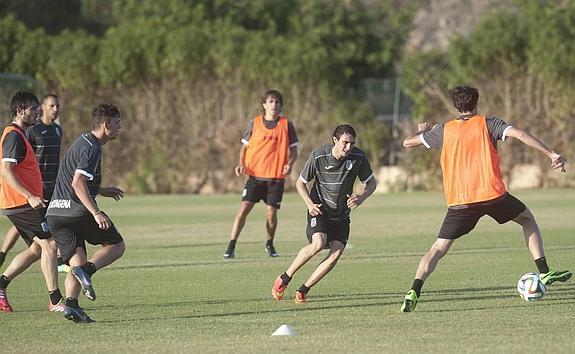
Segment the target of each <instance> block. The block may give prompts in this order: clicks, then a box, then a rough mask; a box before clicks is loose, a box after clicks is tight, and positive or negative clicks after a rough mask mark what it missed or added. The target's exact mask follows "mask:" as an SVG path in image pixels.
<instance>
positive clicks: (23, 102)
mask: <svg viewBox="0 0 575 354" xmlns="http://www.w3.org/2000/svg"><path fill="white" fill-rule="evenodd" d="M34 104H36V105H40V102H39V101H38V98H37V97H36V96H34V94H33V93H32V92H28V91H19V92H16V94H15V95H14V97H12V99H11V100H10V114H11V115H12V118H14V117H16V115H17V114H18V110H25V109H28V108H30V107H32V106H33V105H34Z"/></svg>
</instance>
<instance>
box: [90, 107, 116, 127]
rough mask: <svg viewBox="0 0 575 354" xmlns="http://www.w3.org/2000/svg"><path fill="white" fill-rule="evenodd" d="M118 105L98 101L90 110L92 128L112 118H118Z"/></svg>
mask: <svg viewBox="0 0 575 354" xmlns="http://www.w3.org/2000/svg"><path fill="white" fill-rule="evenodd" d="M120 117H121V115H120V110H119V109H118V107H116V106H114V105H113V104H109V103H100V104H99V105H97V106H96V107H95V108H94V110H92V128H93V129H95V128H97V127H99V126H100V125H101V124H102V123H104V122H106V123H109V122H110V120H111V119H112V118H120Z"/></svg>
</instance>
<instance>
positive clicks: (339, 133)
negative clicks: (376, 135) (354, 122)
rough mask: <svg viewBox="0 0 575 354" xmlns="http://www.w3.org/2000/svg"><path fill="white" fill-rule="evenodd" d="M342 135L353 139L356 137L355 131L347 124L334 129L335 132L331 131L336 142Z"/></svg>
mask: <svg viewBox="0 0 575 354" xmlns="http://www.w3.org/2000/svg"><path fill="white" fill-rule="evenodd" d="M343 134H349V135H351V136H353V137H354V138H355V137H356V135H355V129H353V127H352V126H351V125H349V124H341V125H338V126H337V127H335V130H334V131H333V137H334V138H335V139H336V140H339V138H341V136H342V135H343Z"/></svg>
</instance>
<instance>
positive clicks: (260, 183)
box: [242, 176, 284, 209]
mask: <svg viewBox="0 0 575 354" xmlns="http://www.w3.org/2000/svg"><path fill="white" fill-rule="evenodd" d="M283 194H284V180H283V179H281V180H258V179H256V178H255V177H252V176H250V177H248V179H247V181H246V185H245V187H244V190H243V192H242V201H244V202H246V201H247V202H254V203H257V202H259V201H260V200H263V201H264V202H265V203H266V204H267V205H269V206H272V207H274V208H276V209H279V208H280V204H281V202H282V197H283Z"/></svg>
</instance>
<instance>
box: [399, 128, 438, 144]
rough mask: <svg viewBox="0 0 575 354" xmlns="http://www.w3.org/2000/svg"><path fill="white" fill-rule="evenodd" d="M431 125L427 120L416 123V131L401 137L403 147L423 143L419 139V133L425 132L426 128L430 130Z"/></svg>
mask: <svg viewBox="0 0 575 354" xmlns="http://www.w3.org/2000/svg"><path fill="white" fill-rule="evenodd" d="M431 128H432V126H431V124H429V123H428V122H423V123H419V124H418V125H417V133H415V134H414V135H410V136H408V137H407V138H405V139H403V147H404V148H413V147H416V146H419V145H423V143H422V142H421V139H420V137H419V136H420V135H421V134H423V133H425V132H426V131H428V130H431Z"/></svg>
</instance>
